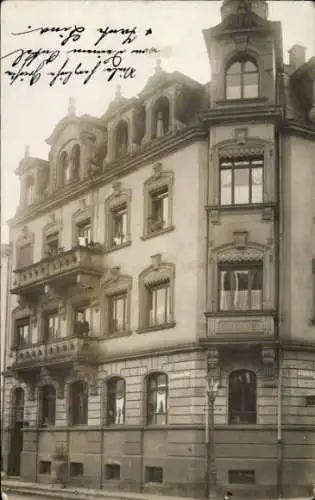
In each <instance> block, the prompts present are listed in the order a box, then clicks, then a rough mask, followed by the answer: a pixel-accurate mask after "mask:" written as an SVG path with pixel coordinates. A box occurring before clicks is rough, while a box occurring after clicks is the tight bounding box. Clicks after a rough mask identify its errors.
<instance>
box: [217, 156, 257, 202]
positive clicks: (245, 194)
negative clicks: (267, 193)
mask: <svg viewBox="0 0 315 500" xmlns="http://www.w3.org/2000/svg"><path fill="white" fill-rule="evenodd" d="M263 165H264V158H263V157H261V156H259V157H253V158H238V159H234V160H227V159H221V161H220V183H221V193H220V198H221V200H220V203H221V205H243V204H251V203H262V202H263Z"/></svg>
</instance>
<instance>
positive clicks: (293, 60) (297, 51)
mask: <svg viewBox="0 0 315 500" xmlns="http://www.w3.org/2000/svg"><path fill="white" fill-rule="evenodd" d="M305 52H306V48H305V47H303V46H302V45H298V44H295V45H293V46H292V47H291V49H290V50H289V65H290V66H292V68H294V69H297V68H299V66H302V64H304V63H305Z"/></svg>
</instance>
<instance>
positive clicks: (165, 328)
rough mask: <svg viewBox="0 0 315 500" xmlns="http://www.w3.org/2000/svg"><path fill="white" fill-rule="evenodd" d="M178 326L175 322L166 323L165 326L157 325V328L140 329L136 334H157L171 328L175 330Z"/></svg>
mask: <svg viewBox="0 0 315 500" xmlns="http://www.w3.org/2000/svg"><path fill="white" fill-rule="evenodd" d="M174 326H176V323H175V321H172V322H171V323H165V324H163V325H156V326H147V327H144V328H139V329H138V330H136V333H147V332H157V331H159V330H167V329H169V328H174Z"/></svg>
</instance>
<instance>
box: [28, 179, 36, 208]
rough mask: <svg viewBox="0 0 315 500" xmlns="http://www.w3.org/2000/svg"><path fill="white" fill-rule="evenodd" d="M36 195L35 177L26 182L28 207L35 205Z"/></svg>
mask: <svg viewBox="0 0 315 500" xmlns="http://www.w3.org/2000/svg"><path fill="white" fill-rule="evenodd" d="M34 195H35V185H34V177H33V176H31V177H28V178H27V181H26V204H27V206H29V205H32V203H34Z"/></svg>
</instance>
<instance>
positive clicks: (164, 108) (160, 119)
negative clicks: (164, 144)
mask: <svg viewBox="0 0 315 500" xmlns="http://www.w3.org/2000/svg"><path fill="white" fill-rule="evenodd" d="M152 125H153V126H152V138H153V139H154V138H156V137H163V135H165V134H167V132H168V131H169V125H170V104H169V101H168V99H167V98H166V97H161V98H160V99H158V100H157V101H156V103H155V105H154V108H153V124H152Z"/></svg>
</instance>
